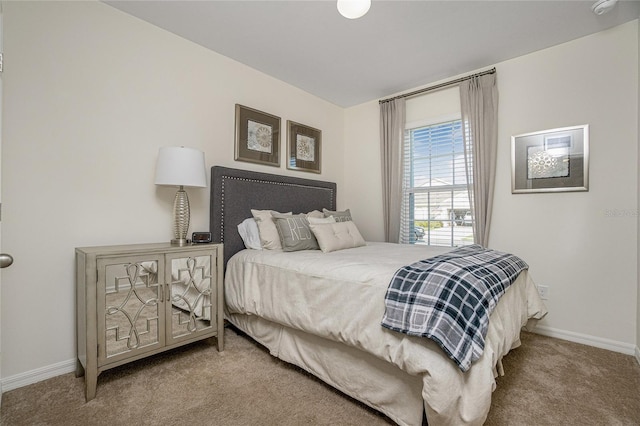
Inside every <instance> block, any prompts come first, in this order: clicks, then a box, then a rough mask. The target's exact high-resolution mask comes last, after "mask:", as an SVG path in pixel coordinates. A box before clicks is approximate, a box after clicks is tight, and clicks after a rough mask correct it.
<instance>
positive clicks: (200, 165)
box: [156, 146, 207, 246]
mask: <svg viewBox="0 0 640 426" xmlns="http://www.w3.org/2000/svg"><path fill="white" fill-rule="evenodd" d="M156 185H169V186H177V187H179V189H178V192H177V193H176V198H175V200H174V202H173V235H174V239H173V240H171V244H173V245H178V246H184V245H187V243H188V241H187V232H188V231H189V219H190V216H191V211H190V209H189V197H188V196H187V192H186V191H185V190H184V187H185V186H193V187H198V188H204V187H206V186H207V178H206V171H205V164H204V152H202V151H199V150H197V149H193V148H186V147H184V146H168V147H163V148H160V151H159V153H158V162H157V163H156Z"/></svg>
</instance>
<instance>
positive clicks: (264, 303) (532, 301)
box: [225, 243, 546, 425]
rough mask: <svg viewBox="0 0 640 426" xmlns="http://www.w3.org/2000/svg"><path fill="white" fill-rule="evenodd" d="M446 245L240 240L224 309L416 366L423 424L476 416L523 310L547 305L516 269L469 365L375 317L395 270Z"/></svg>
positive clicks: (526, 314)
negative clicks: (306, 246) (269, 246)
mask: <svg viewBox="0 0 640 426" xmlns="http://www.w3.org/2000/svg"><path fill="white" fill-rule="evenodd" d="M448 250H450V249H447V248H435V247H427V246H415V245H398V244H389V243H367V245H366V246H364V247H359V248H355V249H348V250H341V251H336V252H332V253H322V252H320V251H317V250H315V251H299V252H293V253H291V252H290V253H284V252H281V251H273V250H261V251H256V250H243V251H241V252H239V253H237V254H236V255H235V256H234V257H233V258H232V259H231V260H230V261H229V263H228V265H227V272H226V277H225V300H226V305H227V310H228V312H229V313H232V314H248V315H256V316H259V317H262V318H265V319H267V320H269V321H272V322H275V323H278V324H282V325H284V326H287V327H291V328H294V329H298V330H303V331H305V332H307V333H311V334H314V335H317V336H321V337H324V338H327V339H330V340H334V341H337V342H341V343H344V344H346V345H350V346H353V347H356V348H358V349H361V350H363V351H366V352H369V353H371V354H373V355H375V356H376V357H378V358H380V359H383V360H385V361H387V362H390V363H392V364H395V365H396V366H397V367H399V368H401V369H402V370H404V371H406V372H407V373H409V374H411V375H416V376H421V377H422V378H423V390H422V397H423V399H424V401H425V409H426V412H427V419H428V421H429V424H430V425H439V424H454V425H461V424H482V423H483V422H484V420H485V419H486V416H487V413H488V412H489V408H490V404H491V392H492V391H493V389H494V387H495V380H494V378H495V376H496V375H497V373H498V372H497V369H500V368H501V364H500V360H501V358H502V356H503V355H505V354H506V353H507V352H508V351H509V350H510V349H512V348H513V347H516V346H518V345H519V344H520V341H519V334H520V329H521V328H522V327H523V326H524V325H525V324H526V323H527V320H528V319H529V318H542V317H543V316H544V315H545V314H546V308H545V306H544V304H543V303H542V301H541V300H540V298H539V296H538V293H537V289H536V288H535V284H534V283H533V281H532V280H531V279H530V278H529V274H528V271H525V272H523V273H522V274H521V275H520V277H519V278H518V279H517V280H516V282H515V283H514V284H513V285H512V286H511V287H510V288H509V289H508V290H507V292H506V293H505V295H504V296H503V297H502V299H501V301H500V303H499V304H498V306H497V308H496V309H495V310H494V312H493V314H492V315H491V322H490V326H489V330H488V332H487V336H486V345H485V351H484V354H483V356H482V357H481V358H480V359H479V360H477V361H476V362H475V363H474V364H473V365H472V367H471V369H470V370H469V371H467V372H466V373H462V372H461V371H460V370H459V369H458V367H457V366H456V365H455V363H454V362H453V361H451V360H450V359H449V358H448V357H447V356H446V355H445V354H444V352H443V351H442V350H441V349H440V348H439V347H438V346H437V345H436V344H435V343H434V342H432V341H431V340H429V339H425V338H420V337H411V336H406V335H404V334H401V333H396V332H393V331H391V330H387V329H385V328H383V327H381V326H380V321H381V319H382V316H383V314H384V295H385V292H386V289H387V287H388V285H389V281H390V280H391V278H392V276H393V274H394V273H395V271H396V270H397V269H398V268H400V267H402V266H404V265H408V264H410V263H413V262H415V261H417V260H420V259H424V258H427V257H431V256H434V255H437V254H441V253H444V252H446V251H448Z"/></svg>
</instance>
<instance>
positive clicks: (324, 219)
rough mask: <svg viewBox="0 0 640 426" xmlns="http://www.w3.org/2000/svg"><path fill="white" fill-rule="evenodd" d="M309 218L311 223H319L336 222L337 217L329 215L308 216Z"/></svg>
mask: <svg viewBox="0 0 640 426" xmlns="http://www.w3.org/2000/svg"><path fill="white" fill-rule="evenodd" d="M307 220H308V221H309V223H310V224H313V225H319V224H321V223H336V219H335V218H334V217H333V216H329V217H324V216H322V217H313V216H307Z"/></svg>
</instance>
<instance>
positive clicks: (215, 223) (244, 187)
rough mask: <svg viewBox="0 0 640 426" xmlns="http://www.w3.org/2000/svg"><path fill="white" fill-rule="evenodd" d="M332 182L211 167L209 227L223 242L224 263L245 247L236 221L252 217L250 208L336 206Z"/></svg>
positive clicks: (297, 210) (301, 210)
mask: <svg viewBox="0 0 640 426" xmlns="http://www.w3.org/2000/svg"><path fill="white" fill-rule="evenodd" d="M336 190H337V185H336V184H335V183H334V182H325V181H319V180H313V179H302V178H297V177H292V176H281V175H275V174H270V173H260V172H253V171H249V170H241V169H232V168H228V167H221V166H213V167H212V168H211V209H210V222H209V226H210V230H211V235H212V238H213V241H214V242H217V243H224V264H225V266H226V264H227V261H228V260H229V259H230V258H231V256H233V255H234V254H236V253H237V252H238V251H240V250H242V249H244V243H243V242H242V238H240V234H239V233H238V225H239V224H240V223H241V222H242V221H243V220H245V219H247V218H250V217H252V215H251V209H256V210H276V211H279V212H292V213H308V212H310V211H313V210H320V211H322V209H323V208H326V209H328V210H336Z"/></svg>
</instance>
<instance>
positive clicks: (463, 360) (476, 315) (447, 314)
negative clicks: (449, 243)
mask: <svg viewBox="0 0 640 426" xmlns="http://www.w3.org/2000/svg"><path fill="white" fill-rule="evenodd" d="M528 268H529V265H527V264H526V263H525V262H524V261H523V260H522V259H520V258H519V257H517V256H514V255H512V254H508V253H501V252H498V251H495V250H491V249H486V248H484V247H482V246H479V245H475V244H474V245H470V246H464V247H460V248H457V249H454V250H452V251H450V252H448V253H445V254H442V255H439V256H435V257H432V258H429V259H425V260H420V261H418V262H416V263H414V264H412V265H409V266H405V267H403V268H400V269H399V270H398V271H397V272H396V273H395V275H394V277H393V279H392V280H391V283H390V284H389V288H388V289H387V293H386V296H385V305H386V310H385V314H384V317H383V319H382V326H383V327H386V328H388V329H391V330H394V331H399V332H402V333H406V334H408V335H412V336H423V337H428V338H430V339H432V340H434V341H435V342H437V343H438V345H440V346H441V347H442V349H444V351H445V352H446V353H447V355H448V356H449V357H450V358H451V359H452V360H453V361H455V363H456V364H458V367H459V368H460V369H461V370H462V371H467V370H468V369H469V367H470V366H471V363H472V362H473V361H475V360H477V359H478V358H480V356H481V355H482V352H483V350H484V339H485V336H486V335H487V327H488V325H489V315H491V312H492V311H493V309H494V308H495V307H496V305H497V303H498V300H499V299H500V297H501V296H502V295H503V294H504V292H505V291H506V290H507V288H508V287H509V286H510V285H511V284H513V282H514V281H515V280H516V278H517V277H518V275H519V274H520V272H522V271H523V270H524V269H528Z"/></svg>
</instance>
